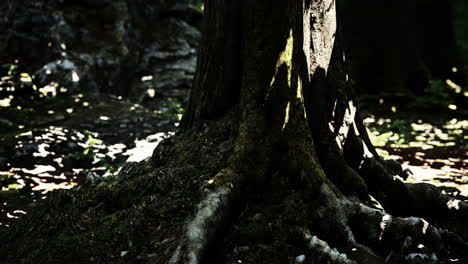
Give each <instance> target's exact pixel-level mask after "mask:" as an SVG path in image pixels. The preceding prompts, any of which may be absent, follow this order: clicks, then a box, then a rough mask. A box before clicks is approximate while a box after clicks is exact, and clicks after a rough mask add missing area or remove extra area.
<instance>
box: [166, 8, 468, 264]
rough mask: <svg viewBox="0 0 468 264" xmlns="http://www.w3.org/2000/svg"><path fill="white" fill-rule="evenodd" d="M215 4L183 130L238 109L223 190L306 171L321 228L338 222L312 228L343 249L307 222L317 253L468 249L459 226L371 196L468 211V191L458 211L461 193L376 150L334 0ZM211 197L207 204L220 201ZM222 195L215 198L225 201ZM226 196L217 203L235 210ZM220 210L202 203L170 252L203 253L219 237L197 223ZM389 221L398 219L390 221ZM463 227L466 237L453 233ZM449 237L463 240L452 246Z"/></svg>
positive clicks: (304, 182)
mask: <svg viewBox="0 0 468 264" xmlns="http://www.w3.org/2000/svg"><path fill="white" fill-rule="evenodd" d="M226 10H230V11H233V12H226ZM205 12H206V14H205V21H204V26H205V37H204V39H203V42H202V44H201V50H200V53H199V62H198V69H197V74H196V80H195V85H194V90H193V92H192V96H191V101H190V105H189V108H188V112H187V113H186V115H185V116H184V120H183V127H182V131H184V130H191V129H196V128H197V127H200V125H203V124H205V123H206V122H207V120H210V119H213V118H215V119H216V118H219V117H222V116H226V115H227V113H230V114H231V117H232V118H235V120H236V121H235V122H234V124H238V128H236V129H235V130H236V133H235V134H234V138H235V146H234V153H233V154H232V156H231V157H230V159H229V162H228V163H227V164H226V167H225V168H224V169H223V170H221V171H220V172H219V173H218V174H217V175H216V176H215V177H214V178H213V179H214V180H213V181H212V182H211V183H210V184H214V185H215V186H217V188H218V190H229V191H226V192H225V193H224V195H221V196H222V197H224V198H219V199H218V201H222V200H224V201H232V200H234V201H239V200H240V201H241V204H244V203H245V202H247V201H246V200H245V198H243V199H242V198H241V197H242V195H240V196H238V195H233V193H245V192H248V191H251V190H253V189H257V190H258V189H260V190H261V192H268V191H269V190H268V186H269V184H268V182H285V181H289V182H295V183H296V184H297V186H300V187H297V188H299V190H301V191H302V192H305V193H307V194H309V195H308V196H309V197H310V199H311V201H310V203H312V204H316V205H315V206H311V208H309V210H311V214H312V218H311V220H312V219H313V220H315V221H317V222H319V224H318V226H321V227H323V228H322V230H325V229H329V228H330V226H333V228H336V234H333V235H330V234H326V233H322V231H321V228H317V229H315V230H313V231H315V232H316V233H317V234H318V235H319V237H320V236H321V237H322V238H324V239H325V240H327V241H328V242H330V243H332V244H333V245H335V246H337V247H338V248H340V250H342V252H340V251H338V250H336V249H332V248H330V247H329V246H328V244H327V243H326V242H320V241H321V240H320V239H319V238H317V237H312V236H311V235H310V234H309V233H308V232H309V231H308V230H305V231H304V232H303V233H302V234H303V236H304V239H305V241H306V243H308V245H309V247H310V248H311V250H312V251H311V253H310V256H315V257H310V256H309V261H312V262H311V263H316V262H314V261H319V262H320V261H325V262H327V263H355V262H353V260H351V259H354V260H355V261H359V262H360V263H383V262H384V259H385V257H386V256H387V255H388V258H387V261H386V263H392V261H402V260H403V261H409V263H411V261H417V260H414V258H416V259H417V258H418V257H420V256H423V257H424V259H427V260H428V261H436V260H437V258H438V257H439V258H446V257H447V256H449V255H450V256H453V255H455V256H457V254H458V255H459V254H464V253H463V252H462V251H459V250H458V249H460V248H466V247H467V245H466V244H465V243H464V242H463V241H462V240H461V239H459V238H458V237H457V236H456V235H454V234H452V233H450V232H445V231H443V232H442V231H439V229H437V228H435V227H432V226H430V225H429V224H427V222H425V220H422V219H418V218H401V219H400V218H397V219H398V220H392V219H393V218H391V217H390V215H387V214H385V213H383V212H381V211H378V210H375V209H371V208H369V207H367V206H365V205H364V204H371V196H370V195H369V194H371V195H372V196H374V197H376V198H377V200H378V201H380V202H381V203H382V204H383V206H384V208H385V209H386V210H388V212H389V213H394V214H396V215H399V216H413V215H415V216H423V217H428V218H430V219H431V220H436V218H437V217H435V216H434V214H433V212H432V211H431V210H433V209H435V210H437V212H440V213H445V214H447V213H450V214H451V215H452V216H453V217H454V219H455V220H454V221H455V222H457V223H461V222H460V219H461V218H463V219H466V212H467V209H466V205H465V203H464V202H462V201H457V204H459V205H460V207H459V210H458V211H457V212H455V213H454V212H453V210H452V211H451V208H449V207H447V203H448V202H449V201H450V198H449V197H443V195H442V194H440V192H438V191H437V190H436V189H435V187H432V186H429V185H413V184H407V183H404V182H401V181H400V180H397V179H396V178H395V176H400V177H402V178H405V172H404V171H403V170H402V169H401V166H400V165H399V164H396V163H395V162H393V161H384V160H383V159H382V158H380V157H379V156H378V155H377V153H376V151H375V149H374V147H373V146H372V144H371V142H370V141H369V138H368V136H367V132H366V130H365V129H364V127H363V125H362V120H361V119H360V117H359V112H358V110H357V106H356V102H355V100H354V96H353V93H352V91H351V88H350V84H349V77H348V74H347V70H346V54H345V52H344V49H343V47H342V43H343V40H342V34H341V28H342V26H341V21H339V20H338V21H337V19H336V4H335V1H333V0H317V1H308V0H305V1H283V2H280V3H276V2H275V3H273V2H270V1H255V2H253V1H233V2H232V1H209V2H207V3H206V9H205ZM233 24H235V25H236V26H233ZM278 178H280V179H278ZM281 178H286V180H284V179H283V180H281ZM219 188H221V189H219ZM270 191H271V190H270ZM217 192H218V191H215V192H214V193H217ZM306 196H307V195H306ZM210 197H211V196H210V195H208V196H207V198H206V199H208V200H209V199H211V198H210ZM350 199H351V200H350ZM313 200H315V201H313ZM203 201H204V202H202V203H201V204H205V205H204V206H203V208H205V207H206V206H208V207H209V205H206V201H207V200H203ZM234 203H236V202H234ZM217 204H218V202H216V203H213V204H212V210H218V209H217V208H219V205H217ZM224 204H227V203H224ZM421 204H430V205H431V206H427V207H425V206H421ZM223 208H224V210H225V211H224V212H221V213H220V214H217V215H225V214H226V212H228V211H229V210H230V209H229V206H223ZM203 210H205V209H201V211H203ZM432 216H434V217H432ZM356 219H360V220H362V221H365V222H366V223H368V224H367V225H366V226H364V227H362V226H354V225H353V224H352V223H351V222H353V221H356ZM365 219H368V220H365ZM360 220H358V221H360ZM210 221H211V220H209V219H205V220H203V219H202V220H201V218H200V216H199V214H197V215H196V216H195V217H194V218H193V219H192V220H190V221H189V224H188V226H189V227H190V228H188V229H187V231H186V235H184V237H183V238H182V242H181V244H180V246H179V248H178V250H177V251H176V252H175V254H174V255H173V258H172V260H171V263H199V262H200V261H203V259H204V256H206V252H207V251H206V250H209V249H208V247H200V246H199V245H203V243H206V241H204V240H203V239H201V238H200V236H195V237H194V236H193V232H194V230H203V228H202V227H203V226H205V227H206V226H208V225H207V224H206V223H207V222H210ZM223 222H226V219H224V220H223V218H222V217H221V218H217V219H216V221H215V222H214V225H213V223H212V225H211V226H214V227H215V229H216V227H220V226H222V225H223V224H222V223H223ZM323 222H330V223H326V224H325V223H323ZM210 223H211V222H210ZM386 225H391V228H389V229H387V230H386V229H385V228H386ZM420 225H424V228H422V230H423V231H422V232H421V226H420ZM428 228H429V230H430V231H427V230H428ZM208 229H209V228H208ZM463 229H464V228H463V225H457V226H454V227H453V229H452V230H454V231H456V232H460V233H461V234H463V235H466V234H467V233H466V230H463ZM388 230H391V232H390V231H388ZM426 231H427V232H426ZM196 233H197V234H200V232H198V231H197V232H196ZM355 233H357V234H356V235H355ZM211 234H213V232H211ZM379 234H380V235H379ZM384 234H385V237H384V238H383V235H384ZM452 235H453V236H454V237H457V239H455V240H456V242H453V241H451V239H450V238H449V237H451V236H452ZM201 237H203V235H201ZM208 237H209V239H216V238H214V237H212V236H208ZM357 238H359V239H357ZM413 238H417V239H418V240H417V241H419V242H418V243H423V241H425V242H424V243H427V244H429V246H430V247H431V250H432V251H430V252H426V253H417V252H416V251H415V248H414V247H415V245H413V244H414V243H413V242H412V241H413V240H412V239H413ZM218 239H219V238H218ZM202 240H203V241H204V242H202V243H201V242H200V241H202ZM449 240H450V241H449ZM358 241H359V242H358ZM409 241H411V243H410V242H409ZM361 243H364V244H365V245H364V244H361ZM450 243H453V244H454V245H456V246H453V247H452V249H453V248H458V249H457V250H452V251H451V252H450V253H448V251H447V245H448V244H450ZM197 245H198V246H197ZM382 245H385V246H387V247H388V248H384V247H382ZM191 248H193V250H191ZM317 252H319V253H317ZM343 252H344V253H347V255H345V254H342V253H343ZM395 252H398V253H395ZM317 254H318V255H317ZM415 254H416V255H415ZM418 254H419V255H418ZM379 255H380V257H379ZM348 256H349V258H348ZM415 256H416V257H415ZM317 263H318V262H317Z"/></svg>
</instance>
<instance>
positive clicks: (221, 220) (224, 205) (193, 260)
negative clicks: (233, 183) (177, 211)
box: [169, 186, 234, 264]
mask: <svg viewBox="0 0 468 264" xmlns="http://www.w3.org/2000/svg"><path fill="white" fill-rule="evenodd" d="M233 199H234V197H233V190H232V188H230V187H228V186H221V187H218V188H217V189H215V190H214V191H210V192H209V193H208V194H207V195H206V198H205V199H203V200H202V201H201V202H200V203H199V204H198V206H197V209H196V212H195V216H194V217H193V218H191V219H190V220H189V221H188V223H187V225H186V227H185V229H184V234H183V235H182V238H181V242H180V244H179V246H178V247H177V249H176V251H175V252H174V255H173V256H172V258H171V259H170V261H169V263H170V264H181V263H190V264H197V263H204V260H205V258H206V257H207V256H206V253H207V250H208V249H209V248H210V247H211V246H212V243H213V241H215V240H216V238H217V237H218V236H219V233H220V232H222V230H223V229H225V228H226V225H227V224H228V223H229V222H230V219H231V217H230V215H231V211H232V208H231V207H232V202H233Z"/></svg>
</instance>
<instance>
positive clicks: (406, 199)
mask: <svg viewBox="0 0 468 264" xmlns="http://www.w3.org/2000/svg"><path fill="white" fill-rule="evenodd" d="M359 174H360V175H362V176H363V178H364V179H365V181H366V182H367V185H368V187H369V192H370V193H371V194H372V195H373V196H374V197H375V198H376V199H377V200H378V201H379V202H380V203H381V204H382V205H383V207H384V209H385V210H386V211H387V212H389V213H390V214H394V215H399V216H418V217H423V218H425V219H427V220H429V221H431V222H437V223H438V224H439V225H441V226H444V227H445V228H448V229H450V230H451V231H453V232H456V233H457V234H459V235H460V236H462V237H463V238H464V239H468V225H466V222H465V221H466V219H467V217H468V203H466V202H464V201H462V200H458V199H454V198H453V197H450V196H448V195H446V194H443V193H442V192H441V191H440V190H439V189H438V188H436V187H435V186H433V185H431V184H426V183H408V182H404V181H402V180H401V179H400V178H399V177H396V175H395V174H394V172H393V171H391V170H390V169H388V166H386V164H383V163H382V162H381V161H379V160H377V159H375V158H369V159H365V160H364V161H363V163H362V164H361V167H360V169H359ZM449 223H450V225H449Z"/></svg>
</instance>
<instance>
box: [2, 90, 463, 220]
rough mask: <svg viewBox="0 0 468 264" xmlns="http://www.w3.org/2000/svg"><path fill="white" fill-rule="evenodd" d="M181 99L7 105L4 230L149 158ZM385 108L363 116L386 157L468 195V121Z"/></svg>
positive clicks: (65, 99) (44, 100)
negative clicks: (34, 207) (45, 204)
mask: <svg viewBox="0 0 468 264" xmlns="http://www.w3.org/2000/svg"><path fill="white" fill-rule="evenodd" d="M181 94H183V93H181ZM184 99H185V98H177V97H161V98H158V100H156V102H157V103H155V104H154V105H152V107H144V106H141V105H138V104H133V103H131V102H128V101H126V100H123V99H122V98H120V97H115V96H109V95H99V96H98V95H93V94H81V93H80V94H70V93H66V94H63V95H58V96H55V97H47V96H44V97H41V98H34V99H24V98H23V99H22V98H17V99H16V100H13V101H12V102H8V103H6V102H5V101H3V105H2V104H0V112H1V115H0V116H1V117H0V225H4V226H8V225H10V224H11V222H12V221H15V219H17V218H19V217H21V215H24V214H27V212H28V207H29V206H31V204H33V203H34V202H35V201H37V200H39V199H44V198H45V197H46V196H47V194H48V192H50V191H52V190H55V189H69V188H73V187H75V188H79V186H80V185H81V184H89V183H92V182H93V181H96V180H99V178H101V177H107V176H109V175H112V174H115V173H117V172H118V170H119V168H120V166H121V165H122V164H124V163H125V162H138V161H141V160H143V159H145V158H147V157H149V156H151V154H152V151H153V149H154V148H155V147H156V145H157V144H158V143H159V142H161V141H162V140H163V139H164V138H167V137H169V136H171V135H172V134H173V133H174V132H175V131H176V130H177V126H178V122H179V120H180V117H181V115H182V112H183V108H182V102H183V101H184ZM1 102H2V101H0V103H1ZM388 108H389V111H387V112H382V111H373V110H372V109H371V110H370V111H366V112H372V113H374V114H366V112H364V113H365V116H366V118H365V124H366V126H367V127H368V129H369V131H370V134H371V137H372V138H371V140H372V141H373V143H374V144H375V145H376V146H377V147H378V151H379V152H380V153H381V155H383V156H384V157H385V158H392V159H396V160H397V161H400V162H401V163H403V164H404V165H405V166H406V167H407V168H408V169H410V170H411V171H412V173H413V175H412V176H411V177H410V178H409V179H408V180H409V181H413V182H430V183H433V184H435V185H437V186H440V187H441V188H442V189H443V190H444V191H446V192H449V193H452V194H454V195H455V196H456V195H457V194H461V195H464V196H468V174H467V172H466V168H467V162H468V156H467V154H468V153H467V135H466V133H465V131H466V130H467V128H468V120H467V119H466V116H465V117H463V115H461V116H460V115H458V116H457V114H454V113H451V112H447V113H446V112H438V113H431V114H429V115H428V114H427V113H426V116H424V115H418V114H416V113H414V112H411V113H410V114H408V112H405V111H401V112H398V111H393V110H395V109H394V108H393V107H388Z"/></svg>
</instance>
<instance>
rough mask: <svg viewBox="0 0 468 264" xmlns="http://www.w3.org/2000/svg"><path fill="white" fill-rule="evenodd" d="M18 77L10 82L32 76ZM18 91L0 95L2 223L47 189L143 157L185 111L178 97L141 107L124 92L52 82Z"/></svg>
mask: <svg viewBox="0 0 468 264" xmlns="http://www.w3.org/2000/svg"><path fill="white" fill-rule="evenodd" d="M62 63H63V62H62ZM65 63H66V62H65ZM19 76H21V77H20V78H23V79H22V80H21V82H14V83H13V82H12V83H11V84H12V85H17V84H18V83H22V84H24V83H26V81H29V78H31V79H34V76H29V75H27V76H26V75H25V74H21V75H19ZM27 78H28V79H27ZM26 79H27V80H26ZM3 85H5V84H3ZM8 85H10V84H8ZM28 85H31V84H28ZM0 87H4V86H2V85H1V84H0ZM18 91H19V90H14V89H11V88H8V91H4V92H7V94H6V98H5V99H2V100H0V107H2V108H3V109H2V116H1V117H0V124H1V126H0V132H2V133H0V200H1V201H2V203H3V206H2V209H1V211H0V225H3V226H8V225H9V223H10V222H11V221H13V220H15V219H17V218H19V217H21V216H22V215H24V214H23V213H21V212H24V213H27V212H28V210H29V209H28V208H29V206H31V204H32V203H34V202H36V201H38V200H41V199H44V198H46V197H47V195H49V192H51V191H54V190H59V189H70V188H73V187H75V186H79V185H81V184H95V183H96V182H99V181H101V180H102V179H104V178H105V177H109V176H112V175H115V174H116V173H117V172H118V171H119V169H120V167H121V166H122V165H123V164H124V163H125V162H127V161H129V162H138V161H141V160H143V159H146V158H148V157H149V156H151V154H152V152H153V150H154V148H155V147H156V146H157V145H158V144H159V143H160V142H161V141H162V140H163V139H165V138H167V137H169V136H171V135H173V132H172V131H174V130H175V129H176V126H177V125H178V122H179V120H180V117H181V116H182V113H183V109H182V106H181V103H180V100H179V99H177V98H166V99H165V100H162V102H161V103H160V104H159V105H157V107H155V108H154V109H147V108H145V107H143V106H141V105H138V104H132V103H129V102H127V101H125V100H122V97H115V96H106V95H100V96H96V95H93V94H87V93H83V92H81V93H73V92H72V91H71V90H69V89H67V88H65V87H61V86H59V85H58V84H57V83H55V82H51V83H50V84H49V85H46V86H44V87H41V88H37V87H36V88H34V89H31V90H29V91H30V92H31V98H27V97H21V98H20V97H15V96H14V94H15V93H16V92H18ZM0 92H1V91H0ZM17 98H18V99H17ZM158 131H159V132H158Z"/></svg>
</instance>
